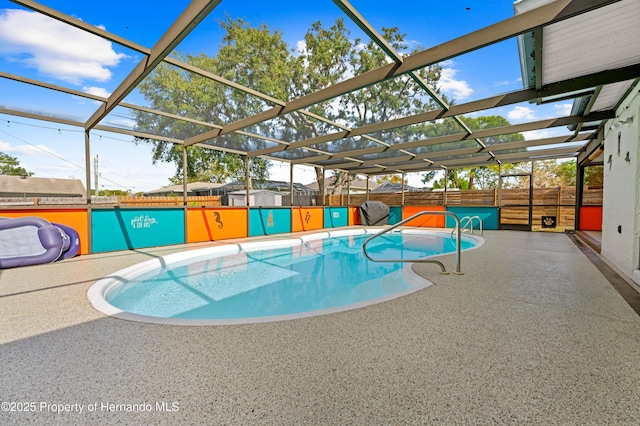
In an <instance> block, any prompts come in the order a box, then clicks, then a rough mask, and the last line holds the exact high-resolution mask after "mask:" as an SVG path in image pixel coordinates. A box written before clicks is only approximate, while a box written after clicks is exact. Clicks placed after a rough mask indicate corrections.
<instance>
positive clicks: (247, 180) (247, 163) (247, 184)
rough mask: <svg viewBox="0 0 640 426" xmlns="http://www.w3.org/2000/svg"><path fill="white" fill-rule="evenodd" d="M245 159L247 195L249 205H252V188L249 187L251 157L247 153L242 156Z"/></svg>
mask: <svg viewBox="0 0 640 426" xmlns="http://www.w3.org/2000/svg"><path fill="white" fill-rule="evenodd" d="M242 159H243V163H244V188H245V191H246V197H247V203H246V204H247V207H249V206H250V205H251V201H250V200H251V199H250V195H251V189H250V188H249V161H250V160H249V157H247V156H246V155H243V156H242Z"/></svg>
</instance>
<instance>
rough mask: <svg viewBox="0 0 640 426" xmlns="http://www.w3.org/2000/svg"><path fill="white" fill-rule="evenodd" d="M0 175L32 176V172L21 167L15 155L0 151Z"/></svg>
mask: <svg viewBox="0 0 640 426" xmlns="http://www.w3.org/2000/svg"><path fill="white" fill-rule="evenodd" d="M0 175H7V176H33V172H29V171H27V169H25V168H24V167H22V166H21V165H20V162H19V161H18V159H17V158H16V157H13V156H11V155H9V154H5V153H4V152H0Z"/></svg>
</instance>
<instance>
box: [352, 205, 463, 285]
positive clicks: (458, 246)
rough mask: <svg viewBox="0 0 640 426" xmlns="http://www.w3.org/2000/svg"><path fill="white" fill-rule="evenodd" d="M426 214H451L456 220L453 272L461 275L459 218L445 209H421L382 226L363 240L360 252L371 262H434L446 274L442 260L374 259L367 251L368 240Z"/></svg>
mask: <svg viewBox="0 0 640 426" xmlns="http://www.w3.org/2000/svg"><path fill="white" fill-rule="evenodd" d="M427 214H431V215H433V214H435V215H442V216H451V217H452V218H453V220H455V222H456V227H455V229H454V231H455V232H456V234H457V238H456V270H455V272H454V274H458V275H462V272H461V271H460V218H458V216H457V215H456V214H454V213H451V212H447V211H435V212H434V211H423V212H418V213H416V214H414V215H413V216H411V217H408V218H406V219H403V220H401V221H400V222H398V223H396V224H394V225H391V226H389V227H387V228H384V229H383V230H382V231H380V232H378V233H376V234H373V235H372V236H371V237H369V238H367V239H366V241H365V242H364V244H362V252H363V253H364V255H365V257H366V258H367V259H369V260H370V261H372V262H393V263H400V262H401V263H435V264H436V265H438V266H440V269H441V271H440V273H441V274H448V272H447V268H445V266H444V265H443V264H442V262H440V261H438V260H435V259H410V260H409V259H407V260H405V259H374V258H372V257H371V256H369V254H368V253H367V244H369V242H370V241H371V240H373V239H375V238H377V237H379V236H381V235H383V234H386V233H387V232H390V231H392V230H394V229H395V228H397V227H399V226H402V225H403V224H405V223H407V222H409V221H411V220H413V219H415V218H417V217H419V216H422V215H427Z"/></svg>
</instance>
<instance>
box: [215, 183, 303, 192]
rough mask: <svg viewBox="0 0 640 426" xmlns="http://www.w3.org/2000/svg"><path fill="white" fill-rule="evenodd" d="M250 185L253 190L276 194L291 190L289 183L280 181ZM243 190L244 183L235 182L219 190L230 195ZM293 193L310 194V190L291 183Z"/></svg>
mask: <svg viewBox="0 0 640 426" xmlns="http://www.w3.org/2000/svg"><path fill="white" fill-rule="evenodd" d="M252 185H253V188H254V189H268V190H271V191H278V192H289V191H290V189H291V186H290V184H289V182H284V181H281V180H267V181H264V182H257V181H253V182H252ZM244 188H245V185H244V181H242V180H237V181H235V182H230V183H227V184H225V185H223V186H221V187H220V190H224V191H226V193H230V192H231V191H240V190H244ZM293 191H294V192H310V191H311V189H310V188H309V187H307V186H305V185H303V184H301V183H297V182H293Z"/></svg>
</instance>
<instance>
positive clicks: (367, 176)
mask: <svg viewBox="0 0 640 426" xmlns="http://www.w3.org/2000/svg"><path fill="white" fill-rule="evenodd" d="M365 177H366V178H367V189H366V191H367V201H369V175H365Z"/></svg>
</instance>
